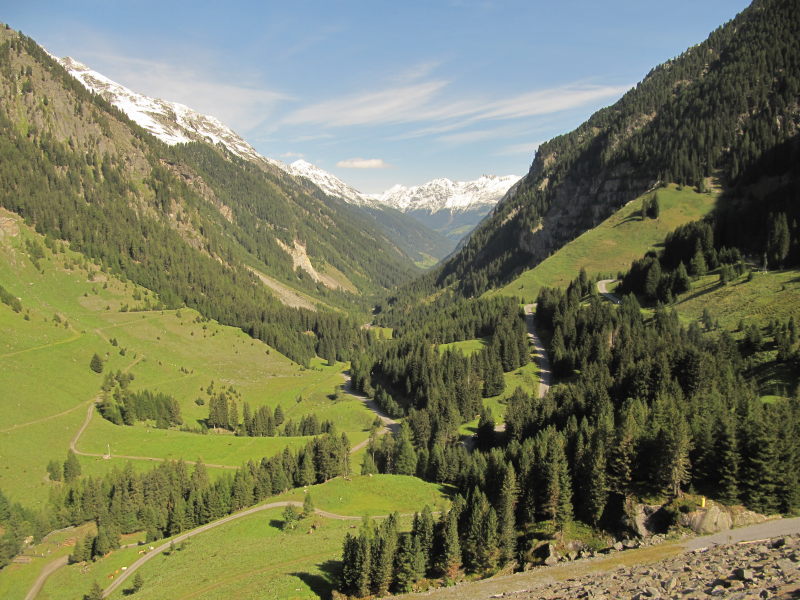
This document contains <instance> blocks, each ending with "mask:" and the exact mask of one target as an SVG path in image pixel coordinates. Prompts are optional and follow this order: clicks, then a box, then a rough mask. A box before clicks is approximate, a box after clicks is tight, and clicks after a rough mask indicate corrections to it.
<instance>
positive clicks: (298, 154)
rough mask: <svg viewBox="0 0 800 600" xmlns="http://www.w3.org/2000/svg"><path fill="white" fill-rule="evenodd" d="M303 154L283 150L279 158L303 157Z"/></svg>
mask: <svg viewBox="0 0 800 600" xmlns="http://www.w3.org/2000/svg"><path fill="white" fill-rule="evenodd" d="M304 156H305V154H303V153H302V152H284V153H283V154H281V155H280V157H281V158H303V157H304Z"/></svg>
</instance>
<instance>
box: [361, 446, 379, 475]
mask: <svg viewBox="0 0 800 600" xmlns="http://www.w3.org/2000/svg"><path fill="white" fill-rule="evenodd" d="M377 472H378V467H376V466H375V460H374V459H373V458H372V453H371V452H367V453H366V454H364V460H363V461H362V462H361V474H362V475H375V474H377Z"/></svg>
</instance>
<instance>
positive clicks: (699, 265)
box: [689, 240, 708, 277]
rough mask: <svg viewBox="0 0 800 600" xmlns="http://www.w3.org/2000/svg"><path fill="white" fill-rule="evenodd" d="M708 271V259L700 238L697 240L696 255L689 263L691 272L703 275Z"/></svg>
mask: <svg viewBox="0 0 800 600" xmlns="http://www.w3.org/2000/svg"><path fill="white" fill-rule="evenodd" d="M707 271H708V267H707V266H706V259H705V257H704V256H703V247H702V246H701V244H700V240H697V242H696V243H695V247H694V255H693V256H692V260H691V262H690V263H689V272H690V273H691V274H692V275H694V276H695V277H702V276H703V275H705V274H706V272H707Z"/></svg>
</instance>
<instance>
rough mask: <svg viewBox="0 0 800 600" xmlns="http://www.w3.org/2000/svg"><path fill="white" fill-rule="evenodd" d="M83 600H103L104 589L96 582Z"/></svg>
mask: <svg viewBox="0 0 800 600" xmlns="http://www.w3.org/2000/svg"><path fill="white" fill-rule="evenodd" d="M83 600H103V588H101V587H100V584H99V583H97V582H96V581H95V582H94V583H93V584H92V587H91V589H90V590H89V593H88V594H84V595H83Z"/></svg>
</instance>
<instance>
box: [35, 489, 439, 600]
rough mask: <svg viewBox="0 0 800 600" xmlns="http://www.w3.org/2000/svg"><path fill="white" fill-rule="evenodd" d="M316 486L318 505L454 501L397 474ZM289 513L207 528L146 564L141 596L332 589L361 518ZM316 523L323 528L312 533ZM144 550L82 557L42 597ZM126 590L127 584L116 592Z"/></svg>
mask: <svg viewBox="0 0 800 600" xmlns="http://www.w3.org/2000/svg"><path fill="white" fill-rule="evenodd" d="M309 492H310V493H311V494H312V498H313V500H314V504H315V505H316V506H317V508H320V509H323V510H328V511H331V512H335V513H337V514H343V515H351V516H356V517H358V516H361V515H364V514H368V515H381V514H387V513H389V512H393V511H398V512H400V513H410V512H413V511H416V510H420V509H421V507H422V506H424V505H425V504H429V505H430V506H431V507H433V508H436V507H439V508H441V507H444V506H446V504H447V499H446V496H445V494H444V492H445V490H443V489H442V488H440V487H439V486H436V485H433V484H429V483H425V482H423V481H420V480H418V479H415V478H412V477H402V476H394V475H378V476H373V477H353V478H352V480H350V481H347V480H344V479H341V478H337V479H333V480H331V481H329V482H327V483H325V484H322V485H317V486H310V487H309ZM302 497H303V492H302V490H295V491H293V492H290V493H288V494H283V495H281V496H278V497H275V498H270V499H269V500H268V501H267V502H275V501H279V500H285V499H292V500H296V499H300V500H302ZM281 513H282V509H273V510H268V511H264V512H261V513H257V514H255V515H252V516H249V517H244V518H242V519H241V520H238V521H234V522H232V523H228V524H225V525H222V526H220V527H219V528H217V529H214V530H212V531H209V532H206V533H203V534H200V535H199V536H197V537H195V538H193V539H191V540H190V541H189V542H188V543H187V545H186V547H185V548H184V549H182V550H179V551H176V552H175V553H174V554H172V555H169V556H159V557H157V558H155V559H153V560H152V561H150V562H149V563H148V564H147V565H146V566H145V567H143V568H142V570H141V573H142V575H143V577H144V581H145V585H144V587H143V588H142V590H141V591H140V592H139V593H138V594H137V595H136V597H137V598H142V599H143V600H146V599H148V598H152V599H156V598H176V599H177V598H207V599H215V598H219V599H222V598H230V597H231V593H232V590H234V589H235V591H236V597H237V598H238V599H241V600H247V599H250V598H253V599H255V598H259V599H263V598H318V597H329V595H330V591H331V589H332V587H333V586H332V582H333V575H332V574H333V573H334V572H335V570H336V568H337V562H338V559H339V556H340V555H341V549H342V541H343V539H344V536H345V535H346V534H347V532H349V531H353V527H357V526H358V523H357V522H354V521H336V520H332V519H326V518H321V517H313V518H310V519H306V520H305V521H303V522H302V523H301V524H300V526H299V527H298V528H297V529H296V530H294V531H289V532H284V531H282V530H281V529H280V524H281ZM312 523H314V524H316V529H315V530H314V532H313V533H309V530H310V529H311V524H312ZM401 526H402V527H403V528H404V529H407V528H408V527H409V526H410V519H408V517H405V518H403V519H401ZM278 548H279V549H280V551H276V550H277V549H278ZM136 558H138V549H136V548H134V549H131V550H120V551H117V552H114V553H112V554H111V555H109V556H108V557H106V558H104V559H102V560H100V561H99V562H97V563H93V564H91V565H89V572H88V573H86V574H81V573H80V566H78V565H75V566H69V567H66V568H64V569H62V570H60V571H59V572H57V573H56V574H55V575H54V576H53V577H52V578H51V579H50V580H49V581H48V583H47V585H46V586H45V589H44V590H43V594H42V598H46V599H47V600H61V599H64V600H67V599H71V598H78V597H80V595H81V594H83V593H85V592H86V591H87V590H88V588H89V587H90V586H91V584H92V581H93V580H95V579H96V580H97V581H98V582H100V583H101V585H106V584H107V583H108V582H109V581H110V580H109V575H114V574H116V573H118V572H119V570H120V569H121V567H122V566H124V565H129V564H131V563H132V562H133V561H134V560H136ZM125 587H128V586H123V588H125ZM123 597H125V596H124V592H123V591H117V592H116V593H115V594H114V595H112V598H115V599H116V598H123Z"/></svg>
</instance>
